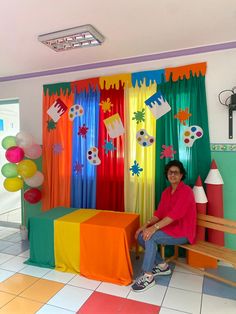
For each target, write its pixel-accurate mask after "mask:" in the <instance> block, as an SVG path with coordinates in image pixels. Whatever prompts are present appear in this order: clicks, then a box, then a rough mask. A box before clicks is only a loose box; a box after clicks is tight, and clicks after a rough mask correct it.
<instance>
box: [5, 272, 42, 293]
mask: <svg viewBox="0 0 236 314" xmlns="http://www.w3.org/2000/svg"><path fill="white" fill-rule="evenodd" d="M37 280H39V279H38V278H36V277H32V276H28V275H23V274H15V275H13V276H11V277H10V278H8V279H6V280H4V281H3V282H1V283H0V291H3V292H8V293H12V294H15V295H18V294H19V293H21V292H22V291H24V290H25V289H26V288H28V287H29V286H31V285H32V284H33V283H34V282H35V281H37Z"/></svg>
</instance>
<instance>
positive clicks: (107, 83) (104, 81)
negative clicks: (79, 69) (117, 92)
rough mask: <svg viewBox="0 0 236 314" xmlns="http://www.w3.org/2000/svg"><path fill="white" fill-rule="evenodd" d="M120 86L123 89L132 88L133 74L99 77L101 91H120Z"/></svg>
mask: <svg viewBox="0 0 236 314" xmlns="http://www.w3.org/2000/svg"><path fill="white" fill-rule="evenodd" d="M120 84H121V86H123V87H131V86H132V83H131V73H125V74H117V75H111V76H101V77H99V85H100V88H101V89H110V88H116V89H119V87H120Z"/></svg>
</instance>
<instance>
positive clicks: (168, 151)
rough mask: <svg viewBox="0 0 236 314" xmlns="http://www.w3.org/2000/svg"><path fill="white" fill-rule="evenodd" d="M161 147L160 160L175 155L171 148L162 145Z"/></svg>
mask: <svg viewBox="0 0 236 314" xmlns="http://www.w3.org/2000/svg"><path fill="white" fill-rule="evenodd" d="M161 147H162V148H163V151H162V152H161V157H160V159H163V158H173V156H174V154H175V153H176V151H175V150H173V146H166V145H162V146H161Z"/></svg>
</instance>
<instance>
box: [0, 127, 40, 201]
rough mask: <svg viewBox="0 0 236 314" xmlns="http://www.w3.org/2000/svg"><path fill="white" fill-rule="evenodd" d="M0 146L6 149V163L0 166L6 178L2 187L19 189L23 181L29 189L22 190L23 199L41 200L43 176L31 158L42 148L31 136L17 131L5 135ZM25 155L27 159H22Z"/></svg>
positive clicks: (38, 154)
mask: <svg viewBox="0 0 236 314" xmlns="http://www.w3.org/2000/svg"><path fill="white" fill-rule="evenodd" d="M2 147H3V148H4V149H6V153H5V156H6V159H7V160H8V161H9V162H8V163H6V164H4V165H3V166H2V169H1V172H2V174H3V176H4V177H6V179H5V180H4V183H3V185H4V188H5V189H6V190H7V191H9V192H16V191H19V190H20V189H21V188H22V187H23V185H24V182H25V183H26V184H27V185H28V186H29V187H30V189H28V190H26V191H25V192H24V199H25V200H26V201H27V202H29V203H30V204H35V203H38V202H39V201H40V200H41V197H42V195H41V191H40V190H39V189H38V188H37V187H39V186H40V185H42V183H43V180H44V176H43V174H42V173H41V172H40V171H38V170H37V165H36V163H35V162H34V161H33V160H31V159H38V158H39V157H40V156H41V155H42V148H41V146H40V145H39V144H36V143H35V142H34V139H33V137H32V136H31V135H30V134H28V133H26V132H19V133H17V134H16V136H6V137H5V138H4V139H3V140H2ZM25 157H27V158H29V159H24V158H25Z"/></svg>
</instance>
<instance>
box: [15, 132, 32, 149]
mask: <svg viewBox="0 0 236 314" xmlns="http://www.w3.org/2000/svg"><path fill="white" fill-rule="evenodd" d="M33 143H34V138H33V136H32V135H31V134H29V133H27V132H24V131H22V132H19V133H17V134H16V144H17V146H20V147H27V146H31V145H32V144H33Z"/></svg>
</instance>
